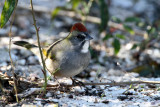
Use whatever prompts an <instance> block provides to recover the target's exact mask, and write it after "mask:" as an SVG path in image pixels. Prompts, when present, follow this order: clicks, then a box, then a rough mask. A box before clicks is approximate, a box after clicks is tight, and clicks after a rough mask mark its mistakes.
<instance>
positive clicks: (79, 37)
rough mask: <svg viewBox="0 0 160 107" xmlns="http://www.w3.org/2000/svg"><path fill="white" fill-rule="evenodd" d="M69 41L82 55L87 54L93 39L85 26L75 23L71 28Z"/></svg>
mask: <svg viewBox="0 0 160 107" xmlns="http://www.w3.org/2000/svg"><path fill="white" fill-rule="evenodd" d="M68 39H69V40H70V42H71V43H72V45H73V47H74V48H75V49H77V50H78V51H81V52H82V53H87V52H88V48H89V41H90V40H91V39H93V38H92V37H91V36H90V35H89V34H88V31H87V29H86V27H85V26H84V25H83V24H81V23H75V24H74V25H73V26H72V28H71V32H70V34H69V36H68Z"/></svg>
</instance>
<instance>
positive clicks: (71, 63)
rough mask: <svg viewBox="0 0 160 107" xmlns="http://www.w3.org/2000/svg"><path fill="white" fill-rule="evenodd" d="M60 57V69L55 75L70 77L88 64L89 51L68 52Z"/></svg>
mask: <svg viewBox="0 0 160 107" xmlns="http://www.w3.org/2000/svg"><path fill="white" fill-rule="evenodd" d="M65 56H67V57H64V58H63V59H62V63H61V64H60V70H59V71H58V72H56V73H55V76H62V77H72V76H75V75H77V74H79V73H80V72H81V71H83V70H84V69H85V68H86V67H87V66H88V64H89V61H90V53H89V52H88V53H79V52H73V51H72V52H68V53H66V55H65Z"/></svg>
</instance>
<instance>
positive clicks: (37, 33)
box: [30, 0, 47, 93]
mask: <svg viewBox="0 0 160 107" xmlns="http://www.w3.org/2000/svg"><path fill="white" fill-rule="evenodd" d="M30 3H31V9H32V16H33V22H34V27H35V30H36V36H37V42H38V48H39V52H40V56H41V60H42V65H43V70H44V72H45V73H44V80H45V83H44V93H46V87H47V75H46V67H45V62H44V59H43V54H42V49H41V45H40V40H39V28H37V25H36V19H35V15H34V9H33V4H32V0H30Z"/></svg>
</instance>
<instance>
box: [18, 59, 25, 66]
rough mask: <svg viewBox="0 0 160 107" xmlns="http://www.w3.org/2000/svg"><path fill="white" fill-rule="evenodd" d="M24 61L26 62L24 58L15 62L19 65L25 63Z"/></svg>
mask: <svg viewBox="0 0 160 107" xmlns="http://www.w3.org/2000/svg"><path fill="white" fill-rule="evenodd" d="M25 63H26V60H25V59H21V60H18V61H17V64H19V65H25Z"/></svg>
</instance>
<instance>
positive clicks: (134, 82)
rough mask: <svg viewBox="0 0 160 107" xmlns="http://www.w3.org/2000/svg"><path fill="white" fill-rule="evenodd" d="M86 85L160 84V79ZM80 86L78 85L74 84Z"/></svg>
mask: <svg viewBox="0 0 160 107" xmlns="http://www.w3.org/2000/svg"><path fill="white" fill-rule="evenodd" d="M83 84H84V85H85V86H86V85H109V86H122V85H131V84H160V81H127V82H100V83H94V82H93V83H83ZM55 86H58V85H50V84H48V85H47V87H55ZM66 86H67V87H73V85H66ZM74 86H78V85H74Z"/></svg>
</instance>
